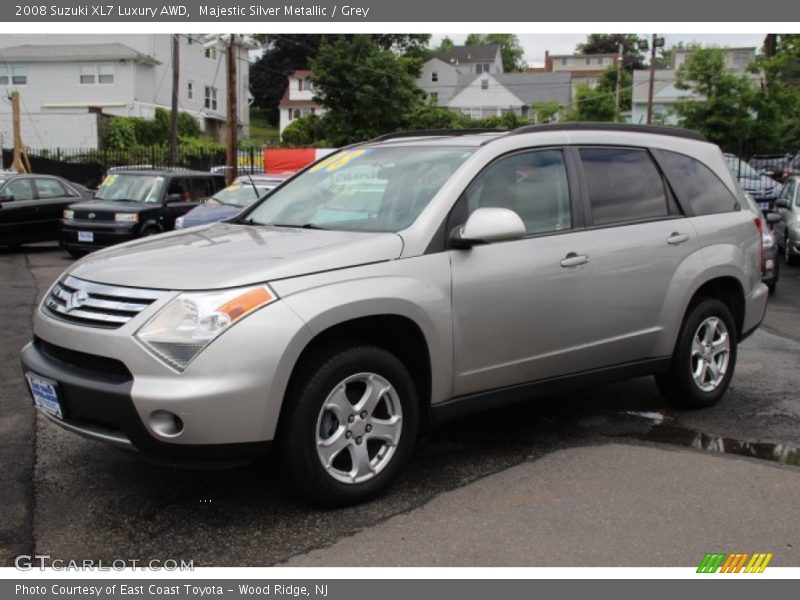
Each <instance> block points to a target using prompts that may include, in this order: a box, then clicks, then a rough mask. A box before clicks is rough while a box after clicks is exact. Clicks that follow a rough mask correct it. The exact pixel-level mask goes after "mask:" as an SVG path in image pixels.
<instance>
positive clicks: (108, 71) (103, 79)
mask: <svg viewBox="0 0 800 600" xmlns="http://www.w3.org/2000/svg"><path fill="white" fill-rule="evenodd" d="M97 83H99V84H101V85H111V84H113V83H114V65H98V66H97Z"/></svg>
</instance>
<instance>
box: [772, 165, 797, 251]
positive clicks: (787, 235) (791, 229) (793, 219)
mask: <svg viewBox="0 0 800 600" xmlns="http://www.w3.org/2000/svg"><path fill="white" fill-rule="evenodd" d="M775 211H776V212H777V213H778V215H780V221H778V222H777V223H775V225H774V226H773V231H774V233H775V237H776V238H777V240H778V245H779V246H780V247H781V249H782V250H783V256H784V257H785V258H786V264H787V265H795V264H798V263H800V176H797V175H794V176H792V177H789V178H788V179H787V180H786V181H784V184H783V189H782V190H781V195H780V197H779V198H778V201H777V202H776V203H775Z"/></svg>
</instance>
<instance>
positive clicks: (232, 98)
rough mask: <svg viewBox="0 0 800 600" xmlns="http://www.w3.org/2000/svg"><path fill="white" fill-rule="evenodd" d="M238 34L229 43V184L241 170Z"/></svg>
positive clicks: (232, 35)
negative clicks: (237, 70) (237, 81)
mask: <svg viewBox="0 0 800 600" xmlns="http://www.w3.org/2000/svg"><path fill="white" fill-rule="evenodd" d="M238 58H239V57H238V52H237V45H236V34H233V33H232V34H231V35H230V41H229V42H228V62H227V65H228V102H227V105H228V106H227V108H228V151H227V165H228V168H227V174H228V183H229V184H230V183H233V180H234V179H236V176H237V175H238V170H239V138H238V133H239V132H238V127H239V118H238V114H239V111H238V110H237V93H236V92H237V86H236V61H237V59H238Z"/></svg>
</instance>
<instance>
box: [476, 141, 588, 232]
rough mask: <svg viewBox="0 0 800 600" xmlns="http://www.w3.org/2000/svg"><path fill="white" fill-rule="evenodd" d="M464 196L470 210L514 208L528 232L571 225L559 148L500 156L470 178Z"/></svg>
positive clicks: (561, 155) (565, 174)
mask: <svg viewBox="0 0 800 600" xmlns="http://www.w3.org/2000/svg"><path fill="white" fill-rule="evenodd" d="M466 196H467V207H468V213H469V214H472V212H473V211H475V210H476V209H478V208H486V207H499V208H507V209H509V210H513V211H514V212H515V213H517V214H518V215H519V216H520V218H521V219H522V221H523V223H525V231H526V233H527V234H529V235H531V234H541V233H551V232H555V231H563V230H565V229H570V228H571V227H572V215H571V212H570V196H569V185H568V183H567V170H566V167H565V164H564V154H563V152H562V151H561V150H535V151H526V152H519V153H517V154H513V155H511V156H507V157H505V158H501V159H499V160H498V161H496V162H495V163H493V164H491V165H490V166H489V167H488V168H487V169H486V170H484V171H483V173H481V174H480V175H479V176H478V177H477V179H476V180H475V181H473V182H472V184H471V185H470V187H469V189H468V190H467V194H466Z"/></svg>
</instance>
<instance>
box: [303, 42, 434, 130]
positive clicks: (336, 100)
mask: <svg viewBox="0 0 800 600" xmlns="http://www.w3.org/2000/svg"><path fill="white" fill-rule="evenodd" d="M311 68H312V70H313V73H314V75H313V79H314V83H315V86H316V89H317V95H316V97H315V99H316V100H317V101H318V102H319V103H320V104H322V105H323V106H325V107H326V108H328V110H329V112H328V113H327V114H326V115H325V118H324V126H325V134H326V138H327V139H328V140H330V142H331V143H333V144H335V145H342V144H346V143H349V142H354V141H358V140H363V139H368V138H370V137H373V136H375V135H378V134H380V133H386V132H390V131H396V130H398V129H402V128H404V127H405V126H407V123H408V121H409V116H410V114H411V112H412V111H413V110H414V108H416V107H418V106H419V105H420V104H421V103H422V102H423V93H422V91H421V90H420V89H419V88H418V87H417V85H416V78H417V77H418V76H419V73H420V70H421V68H422V61H421V59H418V58H411V57H407V56H402V55H398V54H397V53H395V52H393V51H392V50H387V49H384V48H382V47H380V46H379V45H378V44H376V43H375V41H374V40H372V39H371V38H370V36H367V35H355V36H352V37H350V38H338V39H334V40H327V39H326V40H323V42H322V44H321V45H320V48H319V52H318V53H317V56H316V58H313V59H311Z"/></svg>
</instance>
